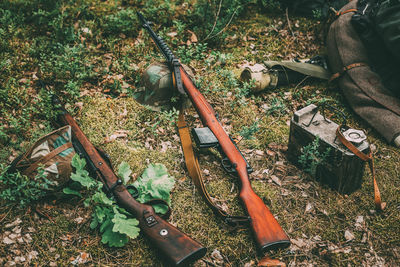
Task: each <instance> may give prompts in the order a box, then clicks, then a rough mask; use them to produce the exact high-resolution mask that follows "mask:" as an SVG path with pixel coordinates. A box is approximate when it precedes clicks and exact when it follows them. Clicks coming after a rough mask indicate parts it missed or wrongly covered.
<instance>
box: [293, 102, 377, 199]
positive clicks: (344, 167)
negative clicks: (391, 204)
mask: <svg viewBox="0 0 400 267" xmlns="http://www.w3.org/2000/svg"><path fill="white" fill-rule="evenodd" d="M318 109H319V108H318V107H317V106H316V105H313V104H311V105H309V106H307V107H305V108H303V109H300V110H298V111H296V112H295V113H294V116H293V118H292V120H291V122H290V136H289V144H288V159H289V160H290V161H291V162H293V163H294V164H295V165H297V166H299V167H302V166H301V164H300V163H299V159H300V156H301V155H302V154H303V153H304V151H303V148H304V147H305V146H307V145H309V144H311V143H312V142H313V141H314V140H315V139H316V138H317V137H318V138H319V146H318V149H317V150H318V152H319V155H324V154H325V155H324V156H325V158H324V159H322V160H320V161H319V160H316V161H315V162H316V167H314V168H313V170H314V171H313V173H311V176H313V177H314V178H315V179H316V180H317V181H318V182H320V183H322V184H324V185H327V186H329V187H330V188H332V189H334V190H337V191H338V192H340V193H342V194H350V193H352V192H354V191H355V190H357V189H358V188H360V187H361V183H362V177H363V174H364V169H365V164H366V163H365V162H364V161H362V160H361V159H360V158H359V157H357V156H356V155H354V154H353V153H352V152H350V151H349V150H348V149H347V148H346V147H345V146H344V145H342V144H341V142H340V141H339V140H338V138H336V129H337V128H338V126H339V125H338V124H336V123H334V122H333V121H331V120H329V119H327V118H325V116H322V115H321V113H320V112H319V111H318ZM351 130H353V132H350V136H351V135H353V136H358V135H359V133H360V132H361V133H362V134H363V132H362V131H359V130H354V129H350V131H351ZM363 137H364V138H363V139H360V140H358V142H353V144H354V145H355V146H356V147H357V148H358V149H359V150H360V151H361V152H363V153H365V154H368V153H369V152H370V146H369V144H368V142H367V141H366V140H365V139H366V138H365V135H364V136H363ZM346 138H347V137H346ZM348 140H349V139H348ZM349 141H350V140H349ZM351 141H354V140H351Z"/></svg>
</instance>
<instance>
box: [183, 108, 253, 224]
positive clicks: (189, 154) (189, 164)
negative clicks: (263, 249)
mask: <svg viewBox="0 0 400 267" xmlns="http://www.w3.org/2000/svg"><path fill="white" fill-rule="evenodd" d="M178 130H179V136H180V139H181V144H182V150H183V155H184V157H185V163H186V168H187V170H188V172H189V175H190V177H191V178H192V180H193V183H194V184H195V186H196V188H197V190H198V191H199V193H200V194H201V196H202V197H203V199H204V201H205V202H206V203H207V205H208V206H209V207H210V208H211V209H212V211H213V212H214V213H215V214H218V215H219V216H221V217H223V219H224V221H225V222H226V223H227V224H228V225H231V226H238V225H242V224H247V223H249V222H250V217H247V216H231V215H229V214H227V213H226V212H225V211H224V210H222V209H221V208H220V207H218V206H216V205H215V204H214V202H213V201H212V199H211V196H210V195H209V193H208V192H207V189H206V187H205V185H204V180H203V176H202V174H201V170H200V165H199V162H198V160H197V157H196V155H195V154H194V151H193V145H192V139H191V138H190V133H189V128H188V126H187V124H186V121H185V116H184V110H183V108H181V109H180V112H179V119H178Z"/></svg>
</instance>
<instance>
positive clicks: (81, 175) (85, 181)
mask: <svg viewBox="0 0 400 267" xmlns="http://www.w3.org/2000/svg"><path fill="white" fill-rule="evenodd" d="M71 180H73V181H75V182H78V183H80V184H81V185H82V186H83V187H85V188H87V189H89V188H91V187H92V186H94V185H96V181H95V180H93V179H92V178H91V177H90V176H89V173H88V172H87V171H86V170H81V171H77V172H76V173H71Z"/></svg>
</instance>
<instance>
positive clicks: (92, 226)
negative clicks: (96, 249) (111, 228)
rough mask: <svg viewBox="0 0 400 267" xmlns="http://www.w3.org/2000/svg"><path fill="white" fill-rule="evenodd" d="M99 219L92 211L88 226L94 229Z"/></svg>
mask: <svg viewBox="0 0 400 267" xmlns="http://www.w3.org/2000/svg"><path fill="white" fill-rule="evenodd" d="M99 223H100V222H99V219H98V216H97V214H96V213H92V221H91V222H90V228H91V229H95V228H96V227H97V226H99Z"/></svg>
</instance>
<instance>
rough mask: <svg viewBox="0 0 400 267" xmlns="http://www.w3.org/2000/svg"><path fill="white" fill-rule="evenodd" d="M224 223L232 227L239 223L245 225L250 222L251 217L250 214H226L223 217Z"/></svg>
mask: <svg viewBox="0 0 400 267" xmlns="http://www.w3.org/2000/svg"><path fill="white" fill-rule="evenodd" d="M225 223H226V224H228V225H229V226H232V227H234V228H236V227H238V226H241V225H247V224H249V223H251V218H250V216H229V215H228V216H227V217H225Z"/></svg>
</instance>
